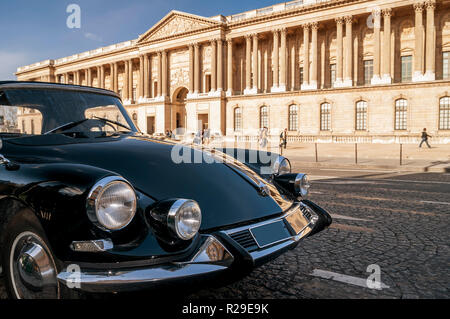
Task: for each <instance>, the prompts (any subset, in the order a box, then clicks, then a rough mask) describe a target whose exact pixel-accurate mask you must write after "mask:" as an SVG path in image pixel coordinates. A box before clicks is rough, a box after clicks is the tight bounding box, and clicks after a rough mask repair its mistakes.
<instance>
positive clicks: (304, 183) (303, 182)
mask: <svg viewBox="0 0 450 319" xmlns="http://www.w3.org/2000/svg"><path fill="white" fill-rule="evenodd" d="M294 187H295V192H296V193H297V194H298V195H300V196H302V197H307V196H308V194H309V188H310V187H311V183H310V182H309V178H308V175H307V174H301V173H300V174H297V176H296V177H295V182H294Z"/></svg>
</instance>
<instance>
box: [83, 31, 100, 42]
mask: <svg viewBox="0 0 450 319" xmlns="http://www.w3.org/2000/svg"><path fill="white" fill-rule="evenodd" d="M84 37H85V38H87V39H89V40H93V41H98V42H102V41H103V39H102V38H101V37H100V36H98V35H96V34H93V33H90V32H86V33H85V34H84Z"/></svg>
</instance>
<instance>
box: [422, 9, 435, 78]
mask: <svg viewBox="0 0 450 319" xmlns="http://www.w3.org/2000/svg"><path fill="white" fill-rule="evenodd" d="M425 6H426V8H427V35H426V36H427V38H426V39H427V40H426V54H425V56H426V72H425V79H424V80H425V81H434V80H435V78H436V76H435V71H436V26H435V25H434V9H435V8H436V1H435V0H428V1H427V2H426V4H425Z"/></svg>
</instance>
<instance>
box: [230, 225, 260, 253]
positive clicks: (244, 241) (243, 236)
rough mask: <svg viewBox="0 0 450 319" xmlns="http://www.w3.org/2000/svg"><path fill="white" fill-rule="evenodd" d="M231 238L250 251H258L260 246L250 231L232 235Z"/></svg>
mask: <svg viewBox="0 0 450 319" xmlns="http://www.w3.org/2000/svg"><path fill="white" fill-rule="evenodd" d="M230 237H231V238H232V239H233V240H235V241H236V242H237V243H238V244H239V245H241V246H242V247H244V248H245V249H247V250H248V251H253V250H256V249H258V245H257V244H256V241H255V239H254V238H253V236H252V234H251V233H250V231H249V230H248V229H245V230H242V231H238V232H235V233H233V234H230Z"/></svg>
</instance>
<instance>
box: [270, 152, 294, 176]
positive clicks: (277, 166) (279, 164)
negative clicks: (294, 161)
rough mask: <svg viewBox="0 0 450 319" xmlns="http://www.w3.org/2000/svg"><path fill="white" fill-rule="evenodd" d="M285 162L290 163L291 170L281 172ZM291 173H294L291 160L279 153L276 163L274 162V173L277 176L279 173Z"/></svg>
mask: <svg viewBox="0 0 450 319" xmlns="http://www.w3.org/2000/svg"><path fill="white" fill-rule="evenodd" d="M284 163H286V164H288V165H289V171H288V172H282V173H281V172H280V168H281V167H283V164H284ZM290 173H292V166H291V161H290V160H289V159H287V158H286V157H284V156H281V155H278V157H277V159H276V160H275V163H274V164H273V174H274V175H275V176H279V175H283V174H290Z"/></svg>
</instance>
